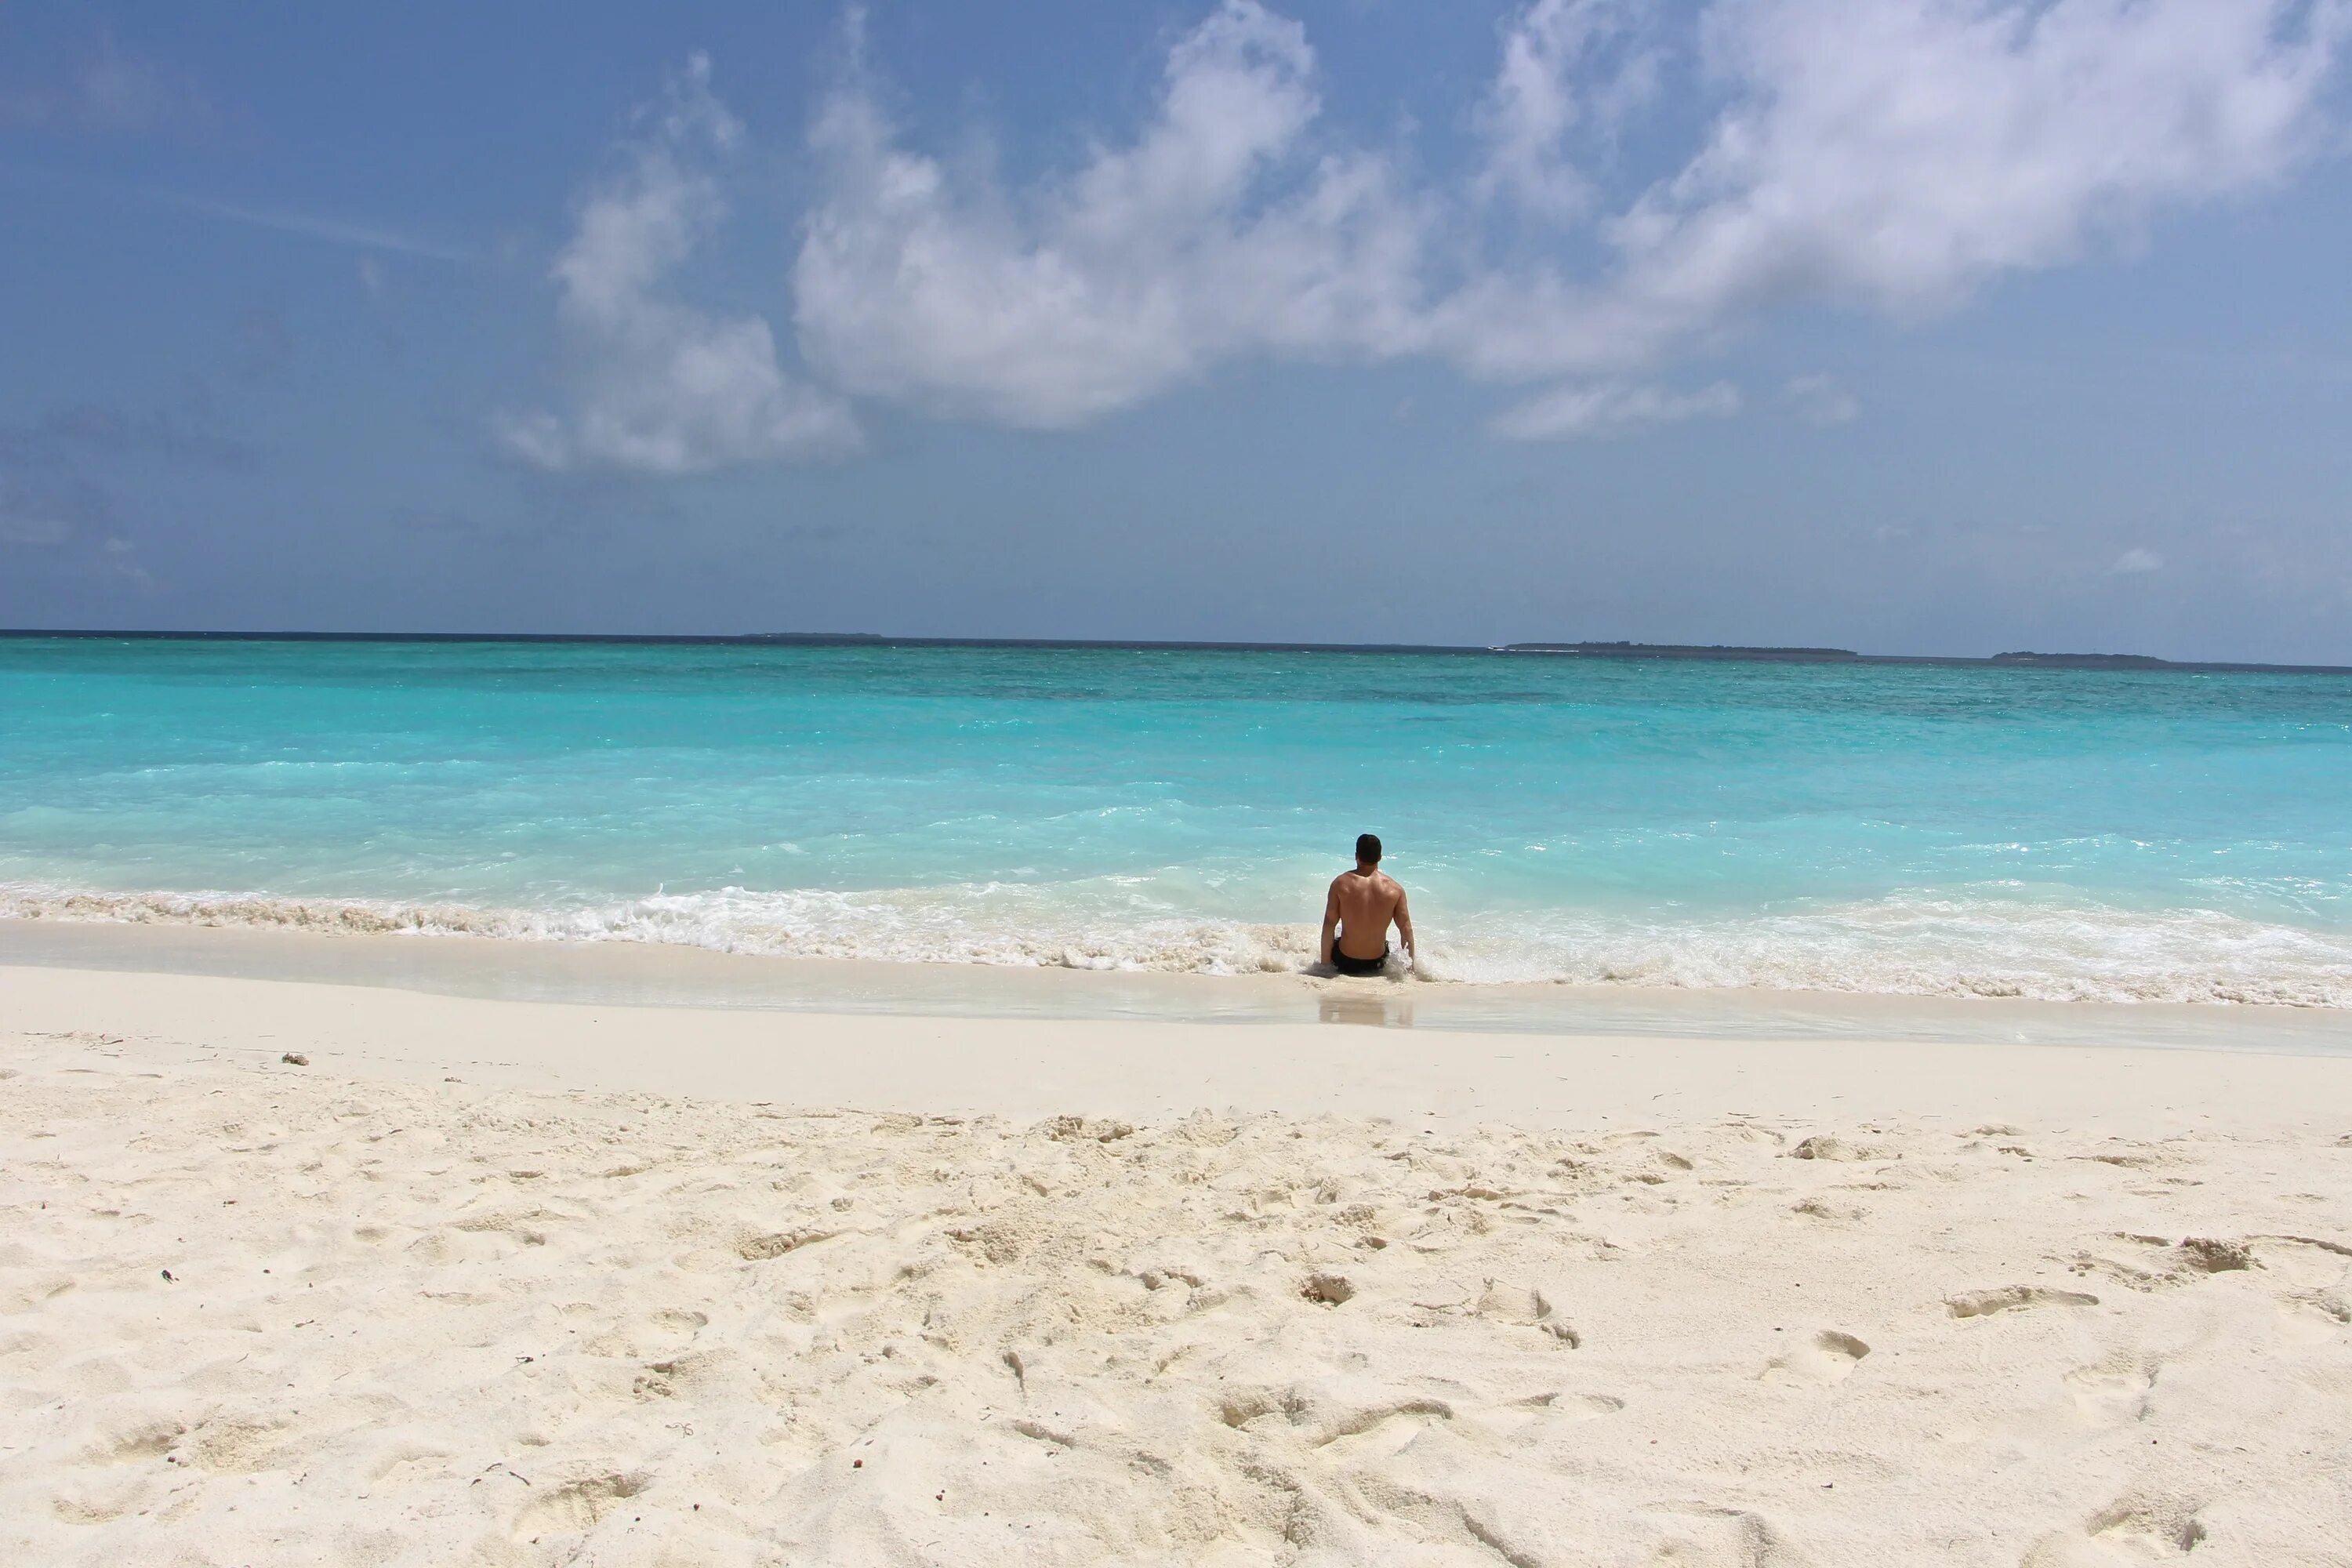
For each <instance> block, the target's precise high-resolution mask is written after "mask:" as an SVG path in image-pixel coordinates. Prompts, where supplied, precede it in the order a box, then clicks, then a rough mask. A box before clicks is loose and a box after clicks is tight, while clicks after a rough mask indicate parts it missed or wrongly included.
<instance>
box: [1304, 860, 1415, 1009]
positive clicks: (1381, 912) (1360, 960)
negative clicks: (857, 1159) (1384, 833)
mask: <svg viewBox="0 0 2352 1568" xmlns="http://www.w3.org/2000/svg"><path fill="white" fill-rule="evenodd" d="M1390 921H1395V922H1396V928H1397V935H1399V936H1401V937H1402V938H1403V939H1404V948H1405V951H1406V952H1412V951H1413V946H1412V910H1409V909H1407V908H1406V907H1405V902H1404V889H1402V888H1400V887H1398V886H1397V884H1396V879H1394V878H1392V877H1391V876H1389V875H1388V874H1387V873H1386V872H1384V871H1382V870H1381V841H1380V840H1379V839H1378V838H1375V837H1372V836H1371V835H1370V834H1369V833H1367V834H1365V835H1363V836H1362V837H1360V838H1358V839H1357V840H1356V868H1355V869H1354V870H1352V871H1342V872H1340V873H1339V875H1338V876H1337V877H1334V878H1333V879H1331V893H1330V896H1329V897H1328V898H1327V899H1325V900H1323V962H1324V963H1328V964H1329V965H1330V966H1331V967H1332V968H1334V969H1336V970H1338V971H1339V973H1342V974H1378V973H1381V971H1382V970H1384V969H1386V968H1387V967H1388V962H1389V922H1390Z"/></svg>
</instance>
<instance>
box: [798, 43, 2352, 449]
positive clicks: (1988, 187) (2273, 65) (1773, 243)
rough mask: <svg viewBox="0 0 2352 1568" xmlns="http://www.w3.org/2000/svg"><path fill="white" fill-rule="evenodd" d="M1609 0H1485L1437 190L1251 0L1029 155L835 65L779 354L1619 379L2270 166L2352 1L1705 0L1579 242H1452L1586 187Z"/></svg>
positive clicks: (2017, 266) (1092, 376) (2090, 229)
mask: <svg viewBox="0 0 2352 1568" xmlns="http://www.w3.org/2000/svg"><path fill="white" fill-rule="evenodd" d="M1631 14H1632V13H1631V9H1630V7H1629V8H1628V9H1627V10H1626V11H1625V12H1622V13H1621V11H1620V9H1619V8H1618V6H1616V5H1612V4H1611V3H1609V0H1535V3H1534V4H1532V5H1529V7H1528V9H1526V10H1525V11H1523V12H1521V13H1520V14H1518V15H1517V16H1516V17H1515V18H1514V20H1513V21H1512V22H1511V23H1510V24H1509V26H1507V28H1506V30H1505V34H1504V39H1503V48H1502V59H1501V63H1500V67H1499V69H1498V74H1497V77H1496V82H1495V84H1494V86H1493V88H1492V89H1491V90H1490V91H1489V92H1488V93H1487V95H1486V99H1485V100H1484V106H1483V108H1482V109H1481V110H1480V111H1479V121H1480V125H1481V128H1482V130H1483V131H1484V132H1485V134H1486V142H1487V147H1488V151H1487V154H1486V163H1485V165H1484V167H1483V169H1482V170H1481V172H1480V173H1479V174H1477V175H1476V176H1475V178H1473V179H1472V180H1470V181H1468V182H1467V184H1468V186H1469V188H1470V199H1469V200H1468V201H1467V202H1466V203H1465V200H1464V199H1462V198H1459V197H1455V196H1452V195H1448V194H1447V193H1446V192H1445V191H1444V189H1443V188H1442V187H1437V186H1434V185H1432V186H1429V187H1424V188H1416V187H1414V186H1412V184H1410V183H1409V182H1407V181H1406V180H1405V179H1404V178H1403V177H1402V175H1401V174H1399V173H1398V171H1397V169H1396V168H1395V167H1393V166H1392V165H1391V163H1390V162H1389V161H1387V160H1386V159H1384V158H1382V157H1381V156H1379V155H1377V154H1374V153H1367V152H1364V151H1361V150H1353V149H1349V148H1348V147H1346V146H1343V145H1340V144H1339V143H1338V142H1336V141H1335V140H1334V139H1333V138H1332V137H1331V135H1329V134H1328V133H1327V132H1324V131H1323V130H1322V128H1321V127H1320V126H1319V124H1318V115H1319V110H1320V103H1319V97H1318V91H1317V89H1316V82H1315V66H1314V57H1313V54H1312V51H1311V50H1310V49H1309V47H1308V46H1307V39H1306V35H1305V33H1304V30H1303V29H1302V28H1300V27H1299V26H1298V25H1297V24H1296V23H1294V22H1291V21H1288V20H1286V19H1285V18H1283V17H1280V16H1276V15H1275V14H1274V13H1272V12H1269V11H1267V10H1265V8H1263V7H1262V6H1261V5H1257V4H1255V0H1224V3H1223V5H1220V7H1219V8H1218V9H1217V10H1216V11H1215V12H1214V13H1213V14H1212V15H1211V16H1210V17H1209V18H1208V19H1207V20H1206V21H1205V22H1203V23H1202V25H1201V26H1199V27H1198V28H1196V29H1195V30H1194V31H1193V32H1192V33H1190V34H1188V35H1186V36H1185V37H1182V38H1181V40H1180V41H1179V42H1178V43H1177V44H1176V45H1175V46H1174V47H1173V48H1172V49H1171V53H1170V57H1169V60H1168V64H1167V69H1166V74H1165V79H1164V82H1163V88H1162V92H1161V95H1160V101H1159V103H1158V105H1157V107H1156V108H1155V110H1154V111H1153V113H1152V116H1151V118H1150V121H1149V122H1148V123H1146V124H1145V125H1144V126H1143V127H1142V128H1141V129H1140V130H1139V132H1137V133H1136V134H1135V135H1134V136H1133V137H1132V138H1131V139H1129V140H1128V141H1125V142H1118V143H1116V144H1112V145H1104V146H1098V147H1097V149H1096V150H1095V151H1094V152H1093V153H1091V154H1090V155H1089V156H1088V157H1087V159H1086V160H1085V161H1084V162H1083V163H1081V164H1080V165H1079V166H1078V167H1076V169H1075V170H1072V171H1070V172H1068V173H1066V174H1062V175H1059V176H1055V177H1051V178H1048V179H1045V180H1044V181H1042V182H1041V183H1039V184H1035V185H1034V186H1032V187H1028V188H1011V189H1008V188H1005V187H1003V186H1002V185H1000V184H996V183H993V182H992V181H989V180H986V179H983V178H980V177H976V176H970V175H965V174H959V173H958V172H957V170H956V169H955V168H953V167H951V166H950V165H949V164H947V163H942V162H941V161H940V160H938V159H935V158H932V157H929V156H928V155H925V154H922V153H916V152H912V151H909V150H908V149H906V148H904V147H903V146H901V145H900V142H899V138H898V134H897V132H896V130H895V128H894V127H893V126H892V125H891V124H890V123H889V121H888V120H887V117H886V116H885V115H884V113H883V112H882V111H881V110H880V109H879V108H878V107H877V103H876V100H875V95H874V94H873V93H872V92H871V91H870V90H868V89H867V87H866V84H865V82H864V81H863V79H861V78H859V77H858V76H856V74H855V73H853V76H852V78H851V79H850V80H848V81H847V82H846V83H845V85H844V86H843V87H842V88H841V89H840V90H839V91H838V92H837V93H836V94H835V96H834V98H833V100H831V103H830V105H829V107H828V108H827V110H826V111H825V113H824V116H823V117H822V119H821V120H820V121H819V123H818V125H817V127H816V129H815V132H814V136H813V147H814V151H815V153H816V154H817V156H818V158H819V161H820V163H821V164H822V167H823V171H824V187H823V191H824V194H823V195H822V197H821V199H820V200H819V201H818V203H817V205H816V206H815V208H814V211H813V212H812V213H811V215H810V217H809V223H808V230H807V234H806V237H805V240H804V243H803V247H802V249H801V251H800V255H799V258H798V260H797V263H796V265H795V267H794V269H793V282H794V288H795V298H796V307H795V312H794V323H795V326H796V328H797V330H798V332H799V337H800V342H801V346H802V350H803V354H804V355H805V356H806V357H807V359H808V360H809V362H810V363H812V364H813V365H814V366H816V367H818V368H819V369H820V370H821V371H823V372H824V373H825V374H828V375H830V376H831V377H833V378H835V380H836V381H837V382H838V383H839V384H841V385H843V386H844V387H845V388H846V389H847V390H849V391H851V392H853V393H856V394H860V395H869V396H879V397H889V398H898V399H904V400H908V401H910V402H914V403H917V404H919V405H923V406H927V407H929V408H932V409H934V410H937V411H940V412H945V413H949V414H954V415H961V416H973V417H979V418H985V419H992V420H998V421H1002V422H1004V423H1009V424H1015V425H1026V426H1071V425H1076V424H1080V423H1084V422H1085V421H1087V420H1090V419H1094V418H1097V417H1100V416H1104V415H1106V414H1108V413H1110V412H1113V411H1115V410H1118V409H1121V408H1125V407H1128V406H1131V405H1134V404H1136V403H1138V402H1139V401H1142V400H1143V399H1145V398H1148V397H1150V396H1151V395H1154V394H1157V393H1159V392H1160V391H1163V390H1165V389H1166V388H1168V387H1170V386H1172V385H1175V384H1180V383H1182V382H1184V381H1187V380H1190V379H1193V378H1197V377H1199V376H1201V375H1202V374H1205V373H1206V372H1207V371H1209V370H1210V369H1212V368H1213V367H1214V366H1215V365H1217V364H1218V363H1223V362H1227V361H1231V360H1234V359H1237V358H1242V357H1246V356H1251V355H1268V356H1278V357H1284V358H1293V359H1307V360H1323V361H1332V360H1351V359H1357V360H1371V359H1384V358H1391V357H1396V356H1401V355H1407V354H1430V355H1435V356H1439V357H1442V358H1444V359H1446V360H1449V361H1451V362H1452V363H1455V364H1456V365H1458V366H1459V367H1461V368H1462V369H1464V370H1465V372H1467V373H1469V374H1473V375H1476V376H1481V377H1487V378H1493V379H1497V380H1506V381H1510V380H1544V379H1551V378H1557V377H1569V378H1573V379H1574V380H1576V381H1578V382H1599V383H1602V384H1618V383H1621V382H1638V381H1640V380H1642V379H1643V378H1644V377H1646V376H1648V375H1652V374H1656V373H1657V372H1658V371H1660V370H1662V369H1663V368H1664V367H1666V366H1668V365H1670V364H1672V363H1675V362H1676V361H1678V360H1681V359H1685V358H1687V357H1689V356H1691V355H1693V354H1696V353H1705V352H1706V351H1707V350H1708V349H1709V348H1711V347H1712V346H1713V345H1715V344H1717V342H1720V341H1721V340H1722V339H1723V338H1724V337H1725V336H1726V335H1727V333H1730V332H1732V331H1738V330H1739V329H1741V328H1743V327H1746V326H1748V325H1749V324H1751V323H1753V322H1754V321H1757V320H1758V319H1759V318H1761V317H1763V316H1765V315H1767V314H1769V312H1770V311H1771V310H1774V309H1775V308H1778V307H1781V306H1785V305H1790V304H1793V303H1799V302H1827V303H1830V304H1832V305H1842V306H1847V307H1853V308H1860V309H1866V310H1875V311H1880V312H1884V313H1886V314H1889V315H1892V316H1894V317H1895V318H1897V319H1903V320H1907V319H1915V318H1918V317H1922V316H1926V315H1928V314H1932V313H1934V312H1937V311H1940V310H1949V309H1952V308H1954V307H1956V306H1958V305H1959V304H1960V303H1962V302H1964V301H1965V300H1967V299H1969V297H1970V295H1971V294H1972V293H1974V292H1975V291H1976V290H1978V289H1980V288H1982V287H1983V286H1984V285H1985V284H1987V283H1988V282H1990V281H1991V280H1993V279H1997V278H1999V277H2000V276H2001V275H2002V274H2004V273H2009V272H2014V271H2020V270H2026V269H2032V268H2047V267H2053V266H2057V265H2062V264H2064V263H2067V262H2070V261H2074V260H2075V259H2078V258H2082V257H2084V256H2086V255H2089V254H2092V253H2094V252H2095V251H2096V250H2098V249H2099V248H2100V247H2109V246H2114V245H2117V244H2129V243H2131V242H2133V241H2134V240H2136V239H2137V237H2138V236H2139V235H2140V234H2141V233H2142V232H2144V230H2145V229H2146V227H2147V225H2148V224H2149V223H2150V222H2152V221H2153V220H2154V219H2156V218H2157V217H2158V216H2161V215H2163V214H2164V213H2166V212H2168V211H2170V210H2172V209H2175V208H2179V207H2182V206H2186V205H2191V204H2194V203H2198V202H2202V201H2208V200H2211V199H2214V198H2217V197H2221V196H2226V195H2231V194H2234V193H2239V192H2244V191H2250V190H2257V189H2261V188H2263V187H2265V186H2269V185H2273V184H2277V183H2278V182H2280V181H2282V180H2284V178H2285V177H2287V176H2288V175H2289V174H2292V173H2293V172H2294V170H2295V169H2296V168H2297V167H2298V166H2299V164H2300V163H2302V162H2303V161H2304V160H2305V158H2306V157H2307V156H2308V155H2310V153H2312V152H2313V151H2314V150H2315V147H2316V146H2317V145H2318V144H2319V142H2320V141H2321V139H2322V132H2323V130H2324V126H2325V117H2324V114H2323V102H2322V95H2323V91H2324V89H2325V87H2326V80H2327V78H2328V75H2329V73H2330V71H2331V69H2332V68H2333V66H2334V64H2335V61H2336V57H2337V55H2338V53H2339V52H2340V51H2341V48H2342V46H2343V44H2344V42H2345V39H2346V37H2347V30H2352V0H1873V3H1871V4H1867V5H1856V4H1854V3H1853V0H1716V3H1715V4H1713V5H1709V6H1708V7H1707V8H1706V11H1705V12H1704V13H1703V15H1702V17H1701V21H1700V24H1699V26H1698V27H1697V29H1696V36H1695V45H1696V48H1697V50H1698V53H1699V56H1700V58H1702V60H1703V62H1704V64H1705V66H1706V70H1707V72H1708V74H1709V77H1710V80H1709V81H1708V83H1707V84H1706V93H1707V95H1708V97H1709V98H1710V99H1713V100H1718V101H1720V102H1721V103H1722V107H1721V108H1720V110H1717V111H1715V112H1714V114H1713V116H1712V118H1711V119H1710V120H1709V121H1708V127H1707V130H1706V134H1705V135H1704V137H1703V138H1702V141H1701V143H1700V145H1699V147H1698V150H1697V151H1696V153H1694V154H1693V155H1692V156H1691V157H1690V158H1689V159H1688V161H1687V162H1686V163H1684V164H1683V165H1682V166H1681V167H1680V168H1679V169H1677V170H1676V171H1675V172H1674V173H1673V174H1670V175H1669V176H1668V177H1666V178H1664V179H1662V180H1660V181H1658V182H1656V183H1655V184H1653V185H1651V186H1650V187H1649V188H1647V189H1646V190H1643V191H1642V192H1640V193H1639V194H1638V195H1635V196H1634V197H1633V199H1632V200H1631V201H1630V202H1627V203H1625V204H1623V205H1621V206H1620V207H1619V209H1618V210H1617V211H1616V213H1615V214H1614V216H1608V217H1605V218H1601V219H1599V220H1597V222H1596V226H1595V227H1594V229H1593V231H1592V235H1591V238H1592V239H1597V240H1598V241H1599V244H1600V247H1601V252H1602V255H1603V258H1604V259H1603V262H1602V264H1601V266H1599V267H1598V268H1589V269H1585V270H1583V271H1581V272H1577V271H1571V270H1570V269H1568V268H1564V267H1562V266H1559V265H1557V264H1554V265H1533V266H1526V265H1521V266H1515V267H1497V266H1492V265H1487V264H1485V263H1482V262H1481V261H1479V260H1478V259H1477V254H1476V253H1477V251H1478V249H1479V247H1478V245H1477V243H1476V241H1475V238H1465V236H1467V237H1475V236H1476V235H1477V234H1478V233H1479V232H1480V230H1481V224H1482V220H1481V219H1480V218H1479V217H1478V216H1477V215H1476V213H1475V212H1474V211H1471V210H1469V209H1470V208H1471V207H1474V206H1475V205H1478V204H1479V203H1480V202H1482V201H1491V200H1493V199H1495V198H1496V197H1498V196H1507V197H1509V198H1511V199H1512V200H1513V201H1515V202H1516V203H1517V205H1520V206H1521V207H1523V208H1525V209H1527V210H1529V211H1532V212H1536V213H1538V215H1540V216H1548V217H1550V218H1553V219H1557V220H1565V219H1567V218H1568V217H1570V216H1573V214H1574V213H1575V212H1576V211H1578V210H1580V208H1589V207H1590V206H1591V205H1592V203H1593V201H1594V200H1595V197H1594V195H1593V189H1592V186H1591V183H1590V180H1589V177H1588V176H1587V175H1586V174H1584V173H1582V172H1580V170H1579V169H1578V168H1577V167H1576V166H1575V164H1574V163H1573V160H1572V159H1571V158H1570V151H1571V149H1570V145H1569V143H1570V140H1571V133H1572V132H1578V130H1579V128H1580V127H1583V128H1586V129H1593V128H1598V127H1602V126H1605V124H1606V123H1607V121H1608V120H1609V117H1610V116H1611V115H1612V114H1615V113H1618V112H1622V108H1623V106H1625V105H1627V104H1630V103H1633V102H1637V101H1638V100H1640V98H1641V96H1642V94H1643V92H1644V91H1646V90H1650V89H1654V87H1655V85H1656V83H1657V81H1658V80H1659V78H1658V76H1657V74H1656V71H1655V61H1656V59H1657V58H1658V57H1657V51H1656V49H1655V48H1654V47H1653V46H1652V45H1651V44H1650V43H1648V42H1646V41H1643V40H1644V38H1645V37H1646V35H1641V34H1638V33H1636V32H1635V31H1633V24H1632V23H1631V22H1629V21H1627V20H1626V16H1629V15H1631ZM1646 25H1647V24H1646V23H1645V24H1644V26H1646ZM1591 395H1593V388H1592V387H1591V386H1589V385H1588V386H1584V387H1581V388H1570V389H1569V390H1566V391H1563V392H1561V393H1559V394H1557V395H1553V396H1551V397H1549V398H1546V399H1539V400H1538V404H1539V405H1542V404H1550V403H1558V404H1559V405H1561V406H1563V407H1566V406H1572V405H1576V404H1577V403H1578V400H1580V399H1582V398H1587V397H1590V396H1591ZM1662 396H1665V395H1662ZM1529 406H1530V407H1533V406H1537V405H1529ZM1830 406H1831V407H1832V408H1834V407H1835V406H1838V405H1836V404H1835V403H1834V401H1833V400H1832V403H1831V404H1830ZM1531 417H1532V416H1521V415H1518V414H1515V415H1513V416H1507V418H1506V420H1505V421H1504V423H1505V424H1506V425H1517V424H1520V423H1524V422H1525V421H1526V419H1528V418H1531Z"/></svg>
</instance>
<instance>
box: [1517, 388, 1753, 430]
mask: <svg viewBox="0 0 2352 1568" xmlns="http://www.w3.org/2000/svg"><path fill="white" fill-rule="evenodd" d="M1739 405H1740V397H1739V389H1738V387H1736V386H1733V385H1732V384H1730V383H1728V382H1723V381H1718V382H1717V383H1715V384H1713V385H1712V386H1703V387H1701V388H1699V389H1698V390H1697V391H1696V392H1675V391H1674V390H1672V389H1670V388H1667V387H1663V386H1641V385H1629V384H1625V383H1623V382H1614V381H1609V382H1600V383H1597V384H1592V385H1589V386H1575V385H1570V386H1561V387H1555V388H1553V389H1552V390H1550V391H1549V392H1546V393H1542V394H1540V395H1538V396H1535V397H1531V398H1529V399H1528V400H1527V401H1526V402H1524V403H1522V404H1519V405H1517V407H1514V408H1510V409H1507V410H1506V411H1505V412H1504V413H1503V414H1501V415H1500V416H1497V417H1496V420H1495V422H1494V426H1493V429H1494V432H1495V434H1496V435H1497V436H1505V437H1510V438H1511V439H1513V440H1515V441H1558V440H1575V439H1593V438H1601V437H1616V436H1631V435H1633V434H1634V433H1636V432H1638V431H1642V430H1648V429H1654V428H1655V427H1656V426H1661V425H1676V424H1680V423H1681V422H1682V421H1684V420H1685V419H1700V418H1717V419H1719V418H1725V417H1727V416H1731V415H1734V414H1737V413H1738V412H1739Z"/></svg>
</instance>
